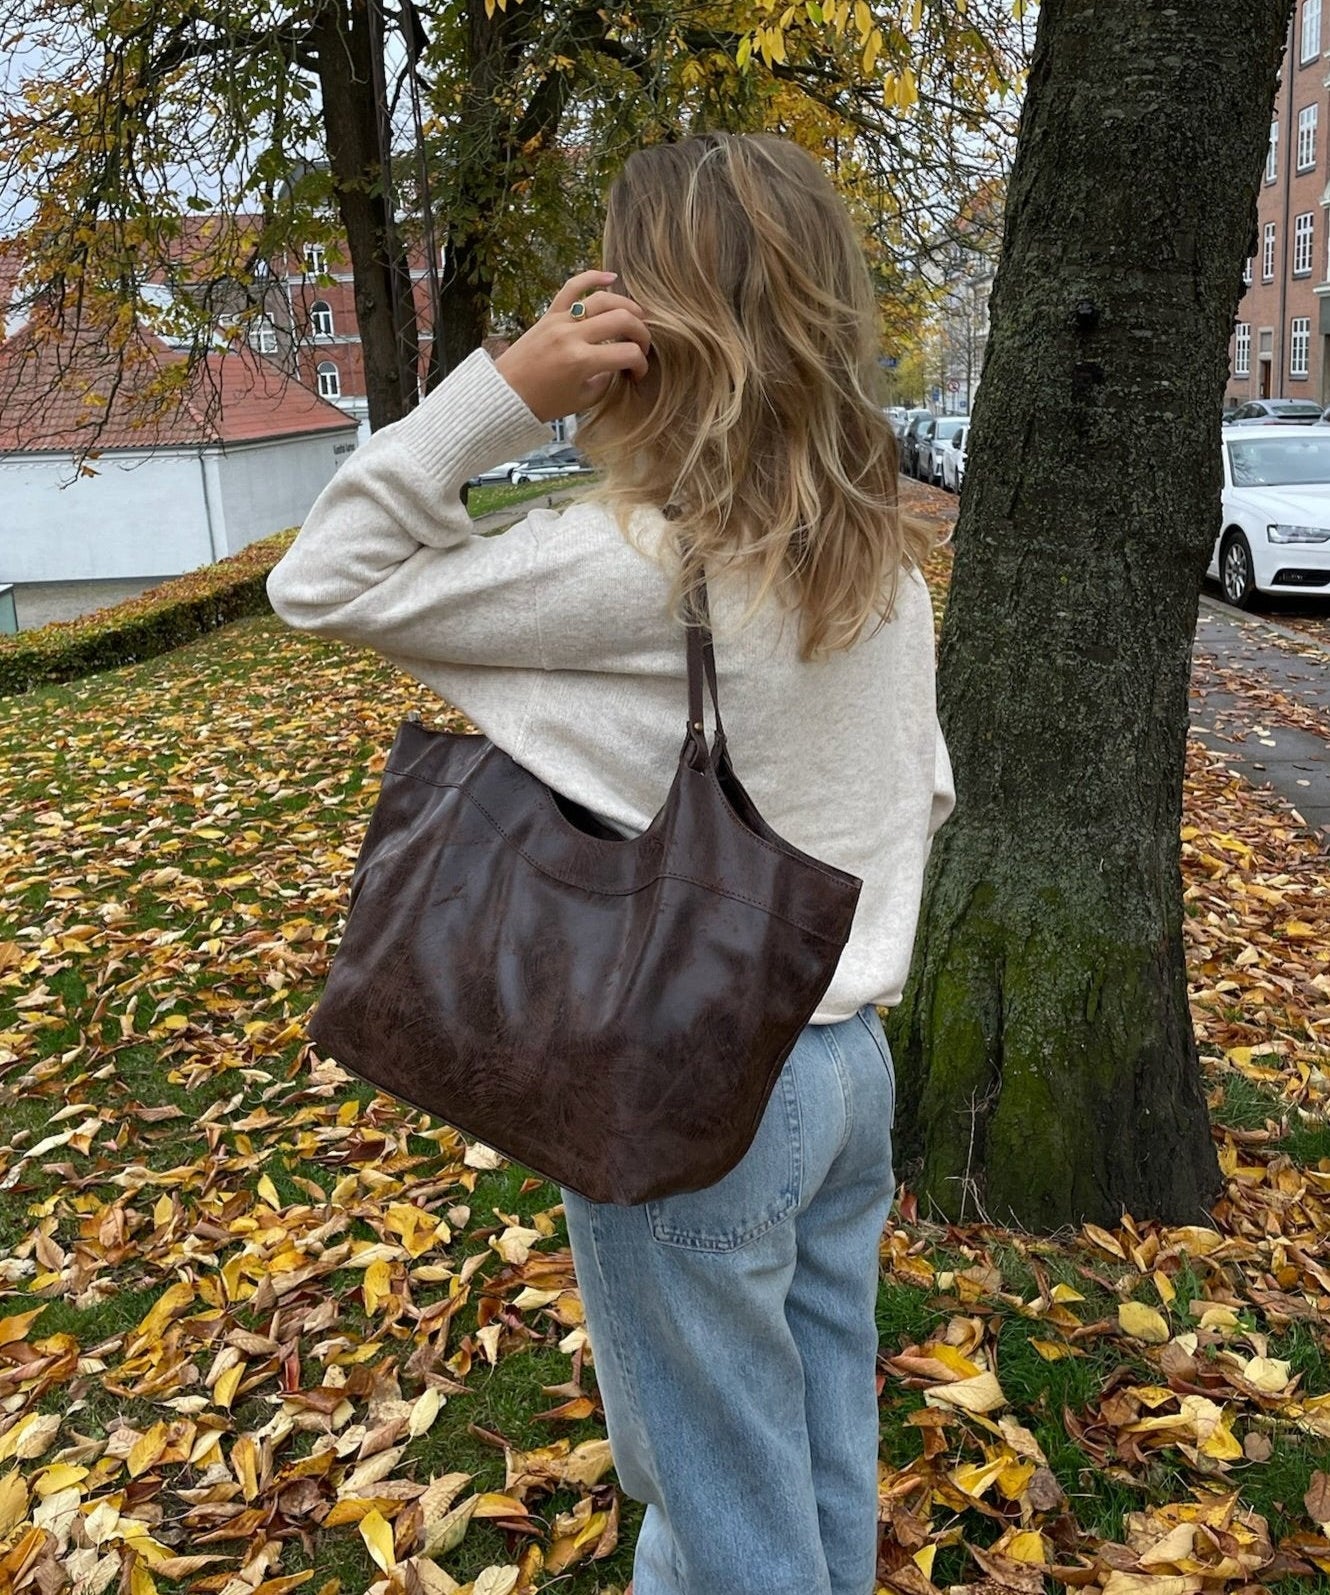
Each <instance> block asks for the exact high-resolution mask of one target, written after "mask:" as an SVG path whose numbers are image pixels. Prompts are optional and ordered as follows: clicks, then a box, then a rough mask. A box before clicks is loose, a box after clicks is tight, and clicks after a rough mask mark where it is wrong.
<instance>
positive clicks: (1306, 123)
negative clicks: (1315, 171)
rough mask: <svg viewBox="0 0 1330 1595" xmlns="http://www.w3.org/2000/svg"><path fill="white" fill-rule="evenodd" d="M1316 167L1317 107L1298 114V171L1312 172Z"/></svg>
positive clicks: (1309, 107)
mask: <svg viewBox="0 0 1330 1595" xmlns="http://www.w3.org/2000/svg"><path fill="white" fill-rule="evenodd" d="M1315 165H1316V107H1315V106H1314V105H1309V106H1307V108H1306V109H1305V110H1302V111H1299V112H1298V170H1299V171H1300V172H1307V171H1310V170H1311V168H1312V167H1313V166H1315Z"/></svg>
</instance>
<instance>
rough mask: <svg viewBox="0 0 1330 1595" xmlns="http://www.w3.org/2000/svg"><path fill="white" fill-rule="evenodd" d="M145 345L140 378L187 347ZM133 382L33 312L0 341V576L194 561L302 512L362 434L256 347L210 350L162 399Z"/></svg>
mask: <svg viewBox="0 0 1330 1595" xmlns="http://www.w3.org/2000/svg"><path fill="white" fill-rule="evenodd" d="M144 348H145V349H146V350H148V352H149V356H150V357H149V359H148V360H147V361H146V362H145V364H144V366H143V367H142V368H141V369H140V374H139V376H140V380H139V382H138V383H137V386H138V387H140V388H146V387H147V386H148V383H149V381H150V380H151V379H153V378H156V377H157V376H158V375H159V374H160V373H161V372H162V371H163V370H166V369H168V368H169V367H171V366H173V365H178V364H179V363H180V362H181V361H182V359H183V356H182V355H181V354H179V353H178V352H177V351H174V350H172V349H170V348H168V347H167V345H166V344H164V343H161V342H160V340H157V339H150V338H146V336H145V343H144ZM57 365H59V366H60V367H61V369H62V372H63V375H61V376H59V377H57V374H56V371H55V367H56V366H57ZM81 365H82V366H83V367H84V373H83V374H81V373H80V366H81ZM135 386H136V384H135V383H133V382H130V383H121V384H119V385H112V384H111V383H110V382H109V381H107V380H105V379H104V378H103V377H102V375H101V373H100V364H99V362H98V360H97V354H96V351H95V350H94V349H89V350H88V352H87V354H86V356H85V357H84V359H83V360H82V361H80V359H78V358H77V357H74V358H71V356H70V354H69V351H68V350H67V349H61V348H60V347H59V346H58V344H56V343H54V342H51V341H45V342H44V341H43V340H42V339H41V338H39V337H37V336H35V335H34V331H33V328H32V326H31V324H29V326H28V327H26V328H24V329H23V330H22V331H20V332H19V333H17V334H16V335H15V336H14V337H12V338H10V339H9V340H8V341H7V342H6V343H5V344H4V345H2V346H0V583H4V582H54V581H75V580H85V581H86V580H98V579H102V578H109V577H154V576H175V575H179V574H181V573H182V572H184V571H187V570H194V569H196V568H197V567H198V566H200V565H206V564H209V563H211V562H212V561H214V560H218V559H222V558H224V557H225V556H226V555H228V554H234V553H236V552H237V551H238V550H239V549H241V548H243V547H245V545H246V544H247V543H252V542H254V541H256V540H257V539H258V538H261V537H267V536H269V535H270V534H271V533H273V532H277V531H281V530H283V529H284V528H285V527H288V526H295V525H298V524H299V523H300V522H301V521H302V520H303V519H304V518H305V515H306V514H307V512H308V511H309V508H310V506H311V505H312V504H313V502H314V500H315V498H316V497H317V496H318V494H319V492H320V491H321V490H322V488H323V487H324V486H325V484H326V483H327V482H328V481H329V480H330V479H331V477H332V475H333V473H334V471H336V470H337V468H338V466H339V465H340V464H341V463H342V461H343V460H344V459H345V458H346V457H347V456H348V455H349V454H350V453H351V452H352V451H353V450H354V448H355V446H356V420H355V417H354V416H349V415H347V414H346V413H345V412H344V411H342V410H339V409H338V408H337V407H336V406H335V405H332V404H329V403H328V402H327V401H325V400H324V399H321V398H319V397H318V396H317V395H316V394H313V393H311V392H309V390H308V389H306V388H303V387H301V386H300V385H299V384H298V383H296V382H294V381H292V380H291V379H290V378H289V377H288V376H287V375H286V374H285V373H283V372H282V371H281V370H280V369H279V368H278V367H277V366H276V365H275V364H273V363H272V362H270V361H267V360H265V359H263V358H261V357H260V356H258V355H256V354H254V353H252V352H249V351H241V352H237V353H232V354H224V353H221V352H214V353H210V354H208V355H206V356H205V357H204V358H203V360H202V362H201V363H200V365H199V367H198V369H197V371H196V372H195V373H194V376H193V378H192V379H191V381H190V382H189V383H188V385H187V386H186V387H185V388H184V389H183V391H182V393H181V395H180V397H179V399H178V401H176V402H174V403H173V406H172V408H171V409H170V410H169V411H168V412H166V413H159V412H158V411H156V410H155V409H154V408H153V407H152V406H151V405H149V403H148V402H147V401H146V400H145V398H144V397H143V395H142V392H139V393H136V392H134V391H131V390H132V389H133V388H134V387H135ZM89 450H91V452H89Z"/></svg>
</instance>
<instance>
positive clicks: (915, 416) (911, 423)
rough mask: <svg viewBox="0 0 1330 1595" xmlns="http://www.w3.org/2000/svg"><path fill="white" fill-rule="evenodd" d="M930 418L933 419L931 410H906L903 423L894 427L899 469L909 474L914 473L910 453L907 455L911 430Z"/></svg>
mask: <svg viewBox="0 0 1330 1595" xmlns="http://www.w3.org/2000/svg"><path fill="white" fill-rule="evenodd" d="M931 419H933V412H931V410H906V416H904V421H903V423H901V424H899V426H898V427H896V447H898V450H899V466H901V471H904V472H907V474H911V475H912V474H914V461H912V458H911V455H909V447H911V445H909V439H911V431H912V429H915V427H919V426H922V424H923V423H925V421H931Z"/></svg>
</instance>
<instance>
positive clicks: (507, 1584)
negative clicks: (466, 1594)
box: [471, 1567, 521, 1595]
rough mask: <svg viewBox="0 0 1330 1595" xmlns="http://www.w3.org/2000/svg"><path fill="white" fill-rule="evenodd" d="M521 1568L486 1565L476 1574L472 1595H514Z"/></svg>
mask: <svg viewBox="0 0 1330 1595" xmlns="http://www.w3.org/2000/svg"><path fill="white" fill-rule="evenodd" d="M520 1577H521V1569H520V1568H516V1567H486V1568H483V1569H482V1570H481V1571H480V1572H479V1573H477V1574H476V1581H475V1583H474V1584H473V1585H472V1586H471V1595H512V1592H513V1591H514V1590H515V1589H516V1588H517V1580H518V1579H519V1578H520Z"/></svg>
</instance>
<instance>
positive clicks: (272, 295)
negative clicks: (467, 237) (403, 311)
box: [249, 244, 431, 434]
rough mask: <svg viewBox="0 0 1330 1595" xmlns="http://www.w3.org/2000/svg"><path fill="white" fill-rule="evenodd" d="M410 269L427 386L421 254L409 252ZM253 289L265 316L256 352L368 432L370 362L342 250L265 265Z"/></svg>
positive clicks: (254, 340)
mask: <svg viewBox="0 0 1330 1595" xmlns="http://www.w3.org/2000/svg"><path fill="white" fill-rule="evenodd" d="M410 265H411V286H412V292H413V294H414V297H415V308H416V325H417V328H418V329H419V338H420V371H421V380H422V382H423V380H424V373H425V369H426V366H427V364H428V360H429V353H430V327H431V314H430V299H429V285H428V281H427V273H426V269H425V268H426V263H425V260H424V258H423V257H422V256H421V255H420V253H419V251H418V250H415V251H412V254H411V257H410ZM254 291H255V292H256V293H257V294H260V295H261V296H262V300H263V307H264V314H263V317H262V318H261V320H260V321H259V322H257V323H256V324H255V326H254V328H253V330H252V331H251V333H250V339H249V341H250V344H251V346H252V347H253V348H254V349H255V350H256V351H257V352H258V353H259V354H263V355H267V356H268V357H269V358H274V359H277V360H279V361H280V363H281V364H282V365H283V366H285V367H286V369H287V370H289V371H290V372H291V373H292V374H293V375H294V376H295V377H296V378H297V379H298V380H299V381H300V382H301V383H303V384H304V386H305V387H307V388H309V389H311V390H312V391H313V392H315V393H317V394H318V395H319V396H320V397H321V398H324V399H328V400H330V401H331V402H332V403H333V404H335V405H337V407H338V408H339V409H341V410H344V411H345V412H346V413H347V414H348V415H351V416H354V417H355V419H356V420H357V421H358V422H359V423H361V430H362V432H363V433H366V434H367V433H368V428H369V402H368V400H367V398H366V386H365V358H364V350H363V348H362V345H361V341H360V328H359V326H358V325H357V321H356V301H355V288H354V286H353V283H352V277H351V263H350V259H349V258H348V256H347V255H346V252H345V250H344V249H339V247H338V246H337V245H335V244H331V245H323V244H308V245H306V246H305V248H304V249H303V251H300V252H299V253H288V254H283V255H280V256H278V257H277V258H275V259H272V260H267V261H261V262H260V263H259V266H258V270H257V272H256V276H255V282H254Z"/></svg>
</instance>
